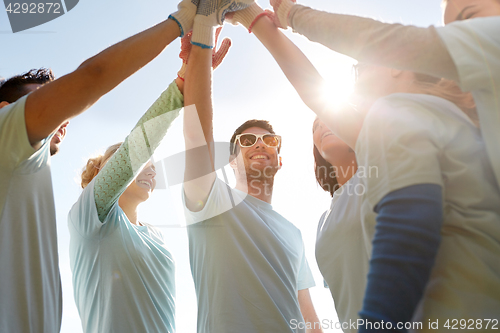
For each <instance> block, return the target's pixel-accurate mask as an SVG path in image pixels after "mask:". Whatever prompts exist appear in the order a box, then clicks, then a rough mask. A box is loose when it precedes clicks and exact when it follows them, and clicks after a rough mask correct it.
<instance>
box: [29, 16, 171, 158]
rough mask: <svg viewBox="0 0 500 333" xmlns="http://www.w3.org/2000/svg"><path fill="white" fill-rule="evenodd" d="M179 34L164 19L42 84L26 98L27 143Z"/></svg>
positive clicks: (92, 99) (36, 141)
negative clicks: (71, 70) (65, 73)
mask: <svg viewBox="0 0 500 333" xmlns="http://www.w3.org/2000/svg"><path fill="white" fill-rule="evenodd" d="M179 35H180V29H179V26H178V24H177V23H176V22H175V21H174V20H170V19H168V20H166V21H164V22H162V23H160V24H158V25H156V26H154V27H152V28H150V29H148V30H145V31H143V32H141V33H139V34H137V35H135V36H132V37H130V38H128V39H126V40H124V41H122V42H120V43H118V44H115V45H113V46H111V47H109V48H108V49H106V50H104V51H102V52H101V53H99V54H97V55H96V56H94V57H92V58H90V59H88V60H86V61H85V62H84V63H82V64H81V65H80V66H79V67H78V68H77V69H76V70H75V71H74V72H72V73H70V74H67V75H65V76H63V77H61V78H59V79H57V80H55V81H53V82H51V83H48V84H46V85H44V86H42V87H41V88H40V89H38V90H36V91H35V92H33V93H32V94H30V95H29V96H28V99H27V101H26V109H25V118H26V129H27V132H28V138H29V141H30V144H31V145H32V146H33V147H35V148H37V147H38V146H39V144H40V141H41V140H42V139H44V138H46V137H47V136H48V135H50V134H51V133H53V132H54V131H56V130H57V129H58V128H59V126H60V125H61V124H62V123H63V122H65V121H66V120H68V119H70V118H72V117H75V116H77V115H78V114H80V113H82V112H83V111H85V110H86V109H88V108H89V107H90V106H91V105H92V104H94V103H95V102H96V101H97V100H98V99H99V98H100V97H101V96H103V95H104V94H106V93H107V92H109V91H110V90H112V89H113V88H114V87H116V86H117V85H118V84H119V83H120V82H122V81H123V80H125V79H126V78H127V77H129V76H130V75H132V74H133V73H135V72H136V71H137V70H139V69H140V68H141V67H143V66H144V65H146V64H147V63H148V62H150V61H151V60H152V59H154V58H155V57H156V56H157V55H158V54H160V52H161V51H162V50H163V49H164V48H165V47H166V46H167V45H168V44H169V43H170V42H172V41H173V40H174V39H175V38H177V37H178V36H179Z"/></svg>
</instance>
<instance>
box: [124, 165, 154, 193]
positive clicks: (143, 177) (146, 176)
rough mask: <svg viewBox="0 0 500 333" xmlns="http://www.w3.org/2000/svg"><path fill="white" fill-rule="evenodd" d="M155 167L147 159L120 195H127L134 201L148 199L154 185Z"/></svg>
mask: <svg viewBox="0 0 500 333" xmlns="http://www.w3.org/2000/svg"><path fill="white" fill-rule="evenodd" d="M155 177H156V168H155V166H154V165H153V162H151V161H149V162H148V163H147V164H146V165H145V166H144V168H143V169H142V171H141V172H140V173H139V174H138V175H137V176H136V177H135V179H134V181H133V182H132V183H131V184H130V185H129V186H128V187H127V189H126V190H125V192H123V194H122V196H123V195H125V196H128V197H129V198H131V199H134V201H139V202H144V201H146V200H148V199H149V196H150V195H151V192H153V190H154V189H155V187H156V180H155Z"/></svg>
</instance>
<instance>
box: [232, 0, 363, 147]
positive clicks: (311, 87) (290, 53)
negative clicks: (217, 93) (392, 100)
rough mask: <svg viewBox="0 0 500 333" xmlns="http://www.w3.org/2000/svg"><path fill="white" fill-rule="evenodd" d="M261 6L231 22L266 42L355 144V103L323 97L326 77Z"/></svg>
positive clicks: (315, 106) (302, 90)
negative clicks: (332, 100)
mask: <svg viewBox="0 0 500 333" xmlns="http://www.w3.org/2000/svg"><path fill="white" fill-rule="evenodd" d="M261 13H263V11H262V9H261V8H260V7H259V6H258V5H256V4H255V5H252V6H251V7H249V8H247V9H245V10H243V11H239V12H236V13H235V14H234V15H232V16H230V18H229V19H230V20H231V22H232V23H233V24H234V23H236V22H239V23H241V24H242V25H243V26H245V27H246V28H247V29H248V30H249V31H251V32H253V33H254V34H255V36H256V37H257V38H258V39H259V40H260V41H261V42H262V44H263V45H264V46H265V47H266V48H267V49H268V51H269V52H270V53H271V55H272V56H273V57H274V59H275V60H276V62H277V63H278V65H279V66H280V68H281V69H282V70H283V73H284V74H285V76H286V77H287V78H288V80H289V81H290V83H291V84H292V85H293V87H294V88H295V90H296V91H297V93H298V94H299V96H300V97H301V99H302V101H303V102H304V103H305V104H306V105H307V106H308V107H309V108H310V109H311V110H312V111H313V112H315V113H316V114H317V115H318V117H319V118H320V119H321V120H322V121H323V122H324V123H325V124H327V126H328V127H329V128H330V129H331V130H332V131H333V132H334V133H335V134H336V135H337V136H338V137H339V138H341V139H342V140H343V141H344V142H346V143H347V144H349V145H350V146H351V147H354V145H355V143H356V139H357V136H358V133H359V128H360V127H361V124H362V119H363V118H362V116H361V115H360V113H359V112H356V110H355V109H354V108H353V106H351V105H350V104H346V105H343V106H340V107H334V106H332V103H329V102H328V100H326V99H325V97H324V96H323V93H322V92H323V85H324V80H323V78H322V77H321V75H320V74H319V73H318V71H317V70H316V68H315V67H314V66H313V64H312V63H311V62H310V61H309V59H307V57H306V56H305V55H304V53H302V51H301V50H300V49H299V48H298V47H297V46H296V45H295V44H293V43H292V41H290V40H289V39H288V38H287V37H286V36H285V35H284V34H283V33H282V32H281V31H279V29H278V28H277V27H276V25H275V24H274V23H273V21H272V20H271V18H272V17H273V16H274V15H273V14H272V13H268V15H262V14H261Z"/></svg>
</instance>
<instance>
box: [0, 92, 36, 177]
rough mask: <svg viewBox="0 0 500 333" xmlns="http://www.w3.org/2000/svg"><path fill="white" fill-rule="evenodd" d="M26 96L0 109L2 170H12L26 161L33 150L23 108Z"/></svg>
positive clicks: (0, 163) (0, 161)
mask: <svg viewBox="0 0 500 333" xmlns="http://www.w3.org/2000/svg"><path fill="white" fill-rule="evenodd" d="M26 98H27V96H23V97H21V98H20V99H19V100H18V101H16V102H15V103H12V104H10V105H7V106H5V107H3V108H1V109H0V156H2V158H1V159H0V165H1V167H2V169H4V170H13V169H15V168H16V167H17V166H18V165H19V164H20V163H21V162H23V161H25V160H26V159H28V158H29V157H30V156H31V155H33V153H34V152H35V149H33V147H32V146H31V145H30V143H29V140H28V133H27V131H26V122H25V119H24V107H25V104H26Z"/></svg>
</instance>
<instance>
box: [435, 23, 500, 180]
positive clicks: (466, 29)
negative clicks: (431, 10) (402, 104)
mask: <svg viewBox="0 0 500 333" xmlns="http://www.w3.org/2000/svg"><path fill="white" fill-rule="evenodd" d="M436 30H437V32H438V34H439V36H440V37H441V39H442V40H443V42H444V43H445V44H446V47H447V49H448V51H449V52H450V55H451V57H452V59H453V61H454V62H455V65H456V67H457V70H458V75H459V78H460V87H461V88H462V90H463V91H467V92H471V93H472V95H473V96H474V101H475V102H476V106H477V111H478V114H479V121H480V124H481V132H482V134H483V137H484V142H485V143H486V150H487V152H488V155H489V159H490V161H491V163H492V165H493V170H494V172H495V175H496V180H497V182H498V184H500V16H493V17H481V18H475V19H472V20H465V21H457V22H453V23H451V24H448V25H447V26H445V27H440V28H437V29H436Z"/></svg>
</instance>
